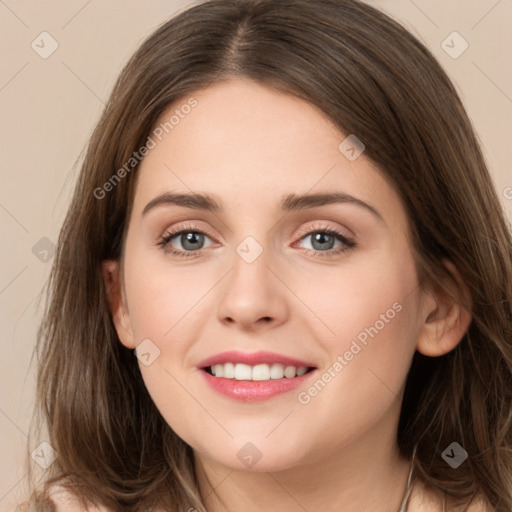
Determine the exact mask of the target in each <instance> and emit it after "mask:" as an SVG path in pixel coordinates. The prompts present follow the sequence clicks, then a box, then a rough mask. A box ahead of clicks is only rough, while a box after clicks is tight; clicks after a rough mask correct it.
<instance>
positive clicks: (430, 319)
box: [417, 260, 472, 357]
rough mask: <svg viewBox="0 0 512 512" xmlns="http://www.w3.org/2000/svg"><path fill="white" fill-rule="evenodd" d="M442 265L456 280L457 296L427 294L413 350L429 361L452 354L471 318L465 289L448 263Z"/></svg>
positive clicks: (439, 292)
mask: <svg viewBox="0 0 512 512" xmlns="http://www.w3.org/2000/svg"><path fill="white" fill-rule="evenodd" d="M443 263H444V264H445V266H446V267H447V268H448V270H449V271H450V272H451V274H452V275H453V276H454V278H455V279H456V281H457V284H458V292H457V294H450V293H449V292H448V291H447V290H445V289H441V288H436V289H431V290H429V291H428V292H427V297H426V299H425V301H424V308H423V315H424V321H423V325H422V328H421V331H420V335H419V338H418V343H417V350H418V352H420V353H421V354H423V355H425V356H430V357H438V356H442V355H444V354H447V353H448V352H450V351H451V350H453V349H454V348H455V347H456V346H457V345H458V344H459V342H460V341H461V340H462V338H463V336H464V335H465V334H466V332H467V330H468V328H469V325H470V323H471V318H472V317H471V309H470V308H471V301H470V293H469V290H468V288H467V286H466V285H465V283H464V282H463V281H462V279H461V277H460V274H459V273H458V271H457V269H456V268H455V266H454V265H453V264H452V263H451V262H450V261H447V260H445V261H443Z"/></svg>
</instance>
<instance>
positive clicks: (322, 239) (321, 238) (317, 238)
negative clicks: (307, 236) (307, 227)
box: [313, 233, 333, 249]
mask: <svg viewBox="0 0 512 512" xmlns="http://www.w3.org/2000/svg"><path fill="white" fill-rule="evenodd" d="M326 237H327V238H331V239H332V238H333V237H332V235H329V234H327V233H317V234H316V236H314V237H313V243H315V242H317V241H318V242H319V243H320V244H325V243H326V242H325V238H326ZM331 242H332V240H331ZM320 248H321V249H325V247H324V246H320Z"/></svg>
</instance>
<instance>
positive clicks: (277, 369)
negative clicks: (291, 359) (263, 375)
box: [270, 363, 284, 379]
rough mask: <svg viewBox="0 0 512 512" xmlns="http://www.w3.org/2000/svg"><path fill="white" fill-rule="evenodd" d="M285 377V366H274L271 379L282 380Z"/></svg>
mask: <svg viewBox="0 0 512 512" xmlns="http://www.w3.org/2000/svg"><path fill="white" fill-rule="evenodd" d="M283 377H284V366H283V365H282V364H278V363H276V364H273V365H272V368H270V378H271V379H282V378H283Z"/></svg>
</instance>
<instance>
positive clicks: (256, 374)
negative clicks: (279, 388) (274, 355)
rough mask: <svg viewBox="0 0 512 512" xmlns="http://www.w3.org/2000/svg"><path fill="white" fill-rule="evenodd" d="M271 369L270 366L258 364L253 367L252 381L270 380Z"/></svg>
mask: <svg viewBox="0 0 512 512" xmlns="http://www.w3.org/2000/svg"><path fill="white" fill-rule="evenodd" d="M269 379H270V367H269V366H268V364H257V365H256V366H253V367H252V380H269Z"/></svg>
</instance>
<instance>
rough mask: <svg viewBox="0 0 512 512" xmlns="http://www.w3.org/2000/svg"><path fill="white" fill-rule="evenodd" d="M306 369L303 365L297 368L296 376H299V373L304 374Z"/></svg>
mask: <svg viewBox="0 0 512 512" xmlns="http://www.w3.org/2000/svg"><path fill="white" fill-rule="evenodd" d="M307 371H308V369H307V368H306V367H304V366H301V367H300V368H297V377H300V376H301V375H304V374H305V373H306V372H307Z"/></svg>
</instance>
